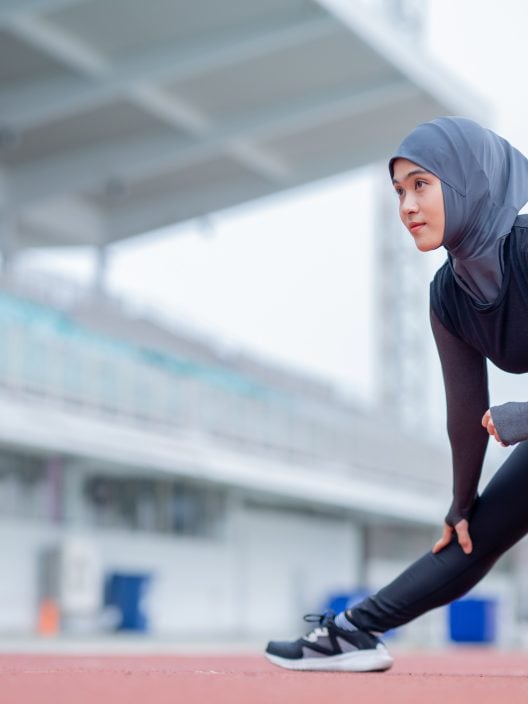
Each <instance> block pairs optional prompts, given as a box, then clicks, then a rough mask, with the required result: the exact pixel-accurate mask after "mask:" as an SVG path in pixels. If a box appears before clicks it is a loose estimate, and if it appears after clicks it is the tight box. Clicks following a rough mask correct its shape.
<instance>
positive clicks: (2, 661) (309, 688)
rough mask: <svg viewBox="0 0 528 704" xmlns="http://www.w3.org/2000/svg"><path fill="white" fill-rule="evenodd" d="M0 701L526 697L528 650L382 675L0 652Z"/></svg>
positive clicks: (187, 703) (419, 702)
mask: <svg viewBox="0 0 528 704" xmlns="http://www.w3.org/2000/svg"><path fill="white" fill-rule="evenodd" d="M0 702H1V704H63V703H64V704H66V703H67V704H87V703H88V702H90V704H140V703H141V704H169V703H170V704H180V703H181V704H283V703H284V704H323V703H325V702H328V703H331V704H345V702H346V704H363V703H365V704H381V703H383V704H462V703H463V704H527V703H528V653H519V652H516V653H505V652H500V653H497V652H493V651H489V650H467V649H466V650H451V651H445V652H439V653H430V654H423V653H422V654H409V653H404V654H401V655H398V656H397V658H396V664H395V666H394V667H393V669H392V670H390V671H389V672H387V673H365V674H352V673H314V672H305V673H302V672H301V673H296V672H289V671H286V670H282V669H280V668H277V667H275V666H273V665H271V664H269V663H268V662H267V661H266V660H265V659H264V658H263V657H261V656H260V655H241V656H236V655H199V656H198V655H188V656H186V655H174V656H168V655H163V656H151V655H149V656H138V655H127V656H115V655H112V656H107V655H101V656H93V655H89V656H84V657H83V656H79V655H75V656H66V655H56V656H53V655H42V654H39V655H1V656H0Z"/></svg>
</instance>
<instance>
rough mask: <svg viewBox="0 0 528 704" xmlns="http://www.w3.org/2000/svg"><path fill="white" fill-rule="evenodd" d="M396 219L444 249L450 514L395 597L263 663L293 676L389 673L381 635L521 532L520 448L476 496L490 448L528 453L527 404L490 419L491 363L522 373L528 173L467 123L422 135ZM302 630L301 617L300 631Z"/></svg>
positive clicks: (526, 364)
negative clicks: (495, 443) (295, 671)
mask: <svg viewBox="0 0 528 704" xmlns="http://www.w3.org/2000/svg"><path fill="white" fill-rule="evenodd" d="M389 171H390V175H391V178H392V182H393V185H394V188H395V190H396V193H397V196H398V198H399V208H400V217H401V219H402V221H403V224H404V225H405V227H406V228H407V229H408V231H409V232H410V234H411V236H412V237H413V239H414V241H415V244H416V246H417V247H418V249H419V250H421V251H423V252H427V251H430V250H433V249H437V248H438V247H440V246H444V247H445V249H446V250H447V253H448V254H447V261H446V262H445V264H444V265H443V266H442V267H441V268H440V269H439V271H438V272H437V273H436V275H435V277H434V280H433V282H432V284H431V291H430V302H431V313H430V315H431V325H432V330H433V335H434V337H435V341H436V344H437V348H438V352H439V355H440V360H441V364H442V372H443V377H444V385H445V391H446V399H447V426H448V435H449V440H450V444H451V450H452V458H453V501H452V504H451V507H450V509H449V511H448V513H447V516H446V518H445V523H444V527H443V534H442V537H441V538H440V540H438V542H437V543H436V544H435V546H434V547H433V549H432V551H431V552H429V553H427V554H425V555H424V556H423V557H421V558H420V559H419V560H417V562H415V563H414V564H413V565H411V566H410V567H409V568H408V569H407V570H405V571H404V572H403V573H402V574H401V575H400V576H399V577H397V578H396V579H395V580H394V581H393V582H392V583H391V584H389V585H388V586H386V587H384V588H383V589H381V590H380V591H379V592H378V593H377V594H375V595H373V596H371V597H369V598H367V599H365V600H364V601H362V602H361V603H359V604H357V605H355V606H353V607H352V608H351V609H348V610H347V611H345V612H342V613H340V614H338V615H337V616H335V617H331V616H328V615H326V616H322V617H316V618H317V620H318V621H319V623H318V625H317V627H316V628H314V630H312V631H311V632H310V633H309V634H308V635H306V636H304V637H303V638H300V639H299V640H297V641H292V642H280V641H272V642H271V643H269V644H268V647H267V650H266V654H267V657H268V658H269V659H270V660H271V661H272V662H274V663H275V664H277V665H281V666H283V667H287V668H290V669H298V670H349V671H365V670H384V669H387V668H389V667H390V666H391V664H392V658H391V656H390V655H389V653H388V651H387V650H386V648H385V646H384V645H383V643H382V642H381V641H380V640H379V639H378V637H377V635H380V634H382V633H383V632H385V631H387V630H388V629H390V628H394V627H397V626H401V625H403V624H404V623H407V622H408V621H411V620H412V619H414V618H416V617H417V616H419V615H421V614H423V613H425V612H426V611H429V610H430V609H433V608H435V607H438V606H442V605H444V604H447V603H449V602H450V601H452V600H453V599H456V598H458V597H460V596H462V595H463V594H464V593H466V592H467V591H468V590H469V589H471V588H472V587H473V586H474V585H475V584H476V583H477V582H478V581H479V580H480V579H482V577H483V576H484V575H485V574H486V573H487V572H488V571H489V570H490V568H491V567H492V566H493V564H494V563H495V562H496V560H497V559H498V558H499V557H500V556H501V555H502V554H503V553H504V552H505V551H506V550H507V549H508V548H510V547H511V546H512V545H513V544H514V543H516V542H517V541H518V540H519V539H520V538H522V537H523V536H524V535H525V534H526V533H527V532H528V510H527V508H526V502H527V498H526V497H527V496H528V443H526V442H521V444H520V445H519V446H518V447H517V448H516V449H515V450H514V451H513V452H512V453H511V455H510V456H509V457H508V459H507V460H506V461H505V462H504V464H503V465H502V466H501V468H500V469H499V470H498V471H497V472H496V474H495V475H494V477H493V478H492V480H491V481H490V482H489V484H488V485H487V487H486V488H485V490H484V491H483V493H482V495H481V496H480V497H479V496H478V494H477V487H478V482H479V478H480V473H481V469H482V463H483V459H484V454H485V450H486V445H487V441H488V438H489V436H490V435H491V436H492V437H494V438H495V440H497V441H498V442H499V443H501V444H502V445H504V446H506V445H512V444H515V443H517V442H519V441H523V440H526V439H528V403H507V404H504V405H502V406H494V407H491V409H490V408H489V400H488V383H487V371H486V359H489V360H491V361H492V362H493V363H494V364H496V365H497V366H498V367H500V368H501V369H504V370H505V371H508V372H513V373H520V372H526V371H528V216H519V215H518V213H519V210H520V208H522V206H523V205H524V204H525V203H526V202H527V201H528V160H527V159H526V158H525V157H524V156H523V155H522V154H521V153H520V152H518V151H517V150H516V149H514V148H513V147H512V146H511V145H510V144H509V143H508V142H507V141H506V140H504V139H502V138H501V137H499V136H498V135H497V134H495V133H494V132H492V131H490V130H487V129H484V128H482V127H480V126H479V125H478V124H476V123H475V122H473V121H472V120H468V119H465V118H460V117H442V118H439V119H436V120H433V121H432V122H427V123H424V124H421V125H418V127H416V129H415V130H413V132H411V134H410V135H409V136H408V137H407V138H406V139H404V141H403V142H402V143H401V144H400V146H399V148H398V150H397V151H396V154H395V155H394V156H393V157H392V159H391V160H390V162H389ZM308 620H309V617H308Z"/></svg>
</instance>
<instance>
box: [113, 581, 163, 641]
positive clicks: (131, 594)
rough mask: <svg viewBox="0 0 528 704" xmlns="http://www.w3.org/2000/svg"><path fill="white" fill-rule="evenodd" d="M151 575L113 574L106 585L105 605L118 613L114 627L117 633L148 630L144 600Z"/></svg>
mask: <svg viewBox="0 0 528 704" xmlns="http://www.w3.org/2000/svg"><path fill="white" fill-rule="evenodd" d="M151 579H152V575H150V574H147V573H141V574H140V573H135V574H124V573H117V572H116V573H113V574H111V575H109V577H108V580H107V584H106V593H105V604H106V605H107V606H113V607H115V608H116V609H117V610H118V612H119V615H120V617H119V620H118V622H117V625H116V630H118V631H141V632H146V631H148V629H149V620H148V614H147V613H146V611H145V600H146V594H147V591H148V588H149V586H150V582H151Z"/></svg>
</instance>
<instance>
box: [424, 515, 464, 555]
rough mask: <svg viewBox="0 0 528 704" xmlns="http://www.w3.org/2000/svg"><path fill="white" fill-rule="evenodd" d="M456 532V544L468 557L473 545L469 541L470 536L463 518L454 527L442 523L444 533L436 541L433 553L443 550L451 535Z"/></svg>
mask: <svg viewBox="0 0 528 704" xmlns="http://www.w3.org/2000/svg"><path fill="white" fill-rule="evenodd" d="M455 532H456V535H457V539H458V544H459V545H460V547H461V548H462V550H463V551H464V552H465V553H466V555H469V553H470V552H472V551H473V543H472V541H471V536H470V535H469V523H468V522H467V521H466V519H465V518H463V519H462V520H461V521H459V522H458V523H456V524H455V527H454V528H453V527H452V526H450V525H448V524H447V523H444V532H443V535H442V537H441V538H440V540H437V541H436V543H435V544H434V547H433V552H434V553H437V552H440V550H443V549H444V548H445V547H447V546H448V545H449V543H450V542H451V539H452V537H453V533H455Z"/></svg>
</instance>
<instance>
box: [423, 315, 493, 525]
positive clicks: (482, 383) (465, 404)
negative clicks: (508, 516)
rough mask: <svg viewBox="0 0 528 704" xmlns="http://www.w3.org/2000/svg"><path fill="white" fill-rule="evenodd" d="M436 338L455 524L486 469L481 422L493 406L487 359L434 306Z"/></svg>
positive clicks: (467, 508) (466, 512) (451, 522)
mask: <svg viewBox="0 0 528 704" xmlns="http://www.w3.org/2000/svg"><path fill="white" fill-rule="evenodd" d="M430 315H431V327H432V329H433V335H434V338H435V342H436V346H437V348H438V354H439V355H440V363H441V365H442V374H443V377H444V387H445V393H446V402H447V432H448V436H449V442H450V444H451V453H452V460H453V502H452V504H451V507H450V509H449V512H448V514H447V516H446V518H445V520H446V523H448V524H449V525H451V526H454V525H455V524H456V523H457V522H458V521H460V520H461V519H463V518H466V519H468V518H469V515H470V512H471V509H472V507H473V504H474V502H475V499H476V498H477V489H478V483H479V479H480V474H481V472H482V463H483V461H484V455H485V453H486V447H487V444H488V438H489V435H488V432H487V430H486V429H485V428H483V427H482V425H481V420H482V416H483V415H484V413H485V412H486V411H487V409H488V408H489V395H488V372H487V366H486V359H485V357H484V356H483V355H482V354H481V353H480V352H477V350H475V349H474V348H473V347H470V346H469V345H468V344H467V343H466V342H464V341H463V340H461V339H460V338H458V337H455V335H453V334H452V333H451V332H449V330H447V329H446V328H445V326H444V325H442V323H441V322H440V320H439V319H438V317H437V316H436V315H435V313H434V311H433V310H432V309H431V311H430Z"/></svg>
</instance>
